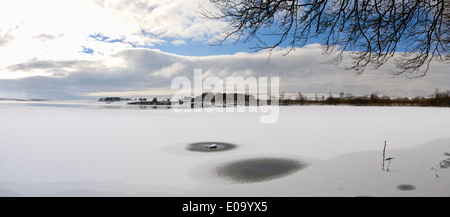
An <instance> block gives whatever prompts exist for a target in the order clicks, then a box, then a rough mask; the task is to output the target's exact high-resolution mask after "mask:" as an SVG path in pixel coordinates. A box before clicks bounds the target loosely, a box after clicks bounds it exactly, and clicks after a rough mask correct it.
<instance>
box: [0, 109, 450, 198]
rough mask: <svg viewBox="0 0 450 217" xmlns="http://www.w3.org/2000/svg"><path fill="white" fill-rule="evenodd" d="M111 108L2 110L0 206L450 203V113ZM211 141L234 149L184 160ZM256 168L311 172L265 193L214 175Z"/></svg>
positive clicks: (272, 184)
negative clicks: (154, 200)
mask: <svg viewBox="0 0 450 217" xmlns="http://www.w3.org/2000/svg"><path fill="white" fill-rule="evenodd" d="M77 105H78V104H77ZM110 108H116V109H107V107H102V108H95V107H89V106H71V105H69V106H60V107H55V106H50V107H46V106H41V105H39V106H33V105H27V106H18V105H16V104H15V103H2V104H0V196H15V195H24V196H450V170H449V169H445V168H440V167H439V163H440V162H441V161H443V160H446V159H448V156H446V155H444V153H446V152H450V134H449V133H448V132H449V131H448V129H450V121H449V120H450V109H448V108H406V107H347V106H337V107H332V106H330V107H329V106H322V107H316V106H304V107H297V106H292V107H281V108H280V117H279V121H278V122H277V123H274V124H261V123H260V116H261V114H259V113H206V112H202V113H175V112H174V111H172V110H170V109H157V110H153V109H149V110H138V109H123V108H122V107H110ZM117 108H122V109H117ZM209 141H210V142H224V143H230V144H235V145H237V148H234V149H231V150H229V151H224V152H210V153H205V152H192V151H188V150H186V147H187V146H188V145H189V144H192V143H199V142H209ZM384 141H387V144H388V145H387V153H386V154H387V157H394V159H393V160H392V162H391V165H390V171H389V172H387V171H382V170H381V166H380V163H381V159H382V149H383V145H384ZM250 158H287V159H293V160H298V161H301V162H307V163H308V165H309V166H308V167H307V168H305V169H303V170H301V171H299V172H297V173H295V174H293V175H290V176H287V177H284V178H280V179H274V180H270V181H266V182H260V183H246V184H242V183H230V182H227V181H226V180H222V179H220V178H219V177H217V176H215V175H214V173H213V171H214V169H215V168H217V167H219V166H221V165H223V164H225V163H227V162H232V161H236V160H245V159H250ZM399 185H414V186H415V189H414V190H411V191H400V190H398V189H397V187H398V186H399Z"/></svg>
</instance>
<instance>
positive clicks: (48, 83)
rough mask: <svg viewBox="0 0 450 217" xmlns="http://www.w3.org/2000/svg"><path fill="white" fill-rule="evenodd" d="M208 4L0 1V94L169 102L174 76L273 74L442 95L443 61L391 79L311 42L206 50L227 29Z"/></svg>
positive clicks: (198, 0)
mask: <svg viewBox="0 0 450 217" xmlns="http://www.w3.org/2000/svg"><path fill="white" fill-rule="evenodd" d="M200 5H201V6H202V7H204V8H206V9H209V10H214V9H213V8H212V6H211V5H210V3H209V0H64V1H61V0H39V1H32V0H2V1H1V2H0V98H21V99H95V98H100V97H108V96H121V97H149V98H150V97H153V96H170V95H172V94H174V92H176V91H175V90H171V83H172V81H173V79H174V78H175V77H178V76H184V77H187V78H192V76H193V74H194V69H202V70H203V72H204V77H208V76H214V77H219V78H222V79H225V78H226V77H231V76H237V77H244V78H245V77H250V76H253V77H256V78H258V77H280V91H285V92H288V93H298V92H302V93H319V94H328V93H329V92H333V93H335V94H338V93H340V92H345V93H352V94H354V95H368V94H371V93H374V92H378V93H379V94H386V95H391V96H410V97H413V96H429V95H430V94H432V93H433V92H434V89H435V88H439V89H441V90H448V89H450V75H449V73H448V69H447V68H448V67H447V65H444V64H441V63H432V67H431V69H430V71H429V72H428V74H427V76H425V77H424V78H416V79H410V78H408V77H407V76H392V75H391V74H389V73H388V70H389V67H391V68H392V67H393V65H392V64H389V63H388V64H387V65H386V67H383V68H381V69H379V70H367V71H366V72H365V73H364V74H363V75H360V76H355V75H354V74H353V73H352V72H350V71H347V70H344V68H345V67H346V66H348V64H350V63H349V62H348V61H345V60H344V61H343V63H341V64H340V65H337V66H336V65H333V64H326V63H327V62H328V61H330V60H332V59H333V56H330V55H323V54H322V50H321V47H320V45H319V44H309V45H307V46H305V47H302V48H296V49H295V50H294V51H292V52H291V53H290V54H289V55H287V56H285V55H283V54H284V53H285V52H286V50H284V49H283V48H280V49H277V50H275V51H274V52H273V53H272V55H269V53H268V52H267V51H255V50H253V49H251V47H253V46H254V43H255V42H249V43H247V44H243V43H241V42H238V43H234V42H227V43H225V44H223V45H222V46H211V44H213V43H214V42H215V41H216V40H217V34H218V33H220V32H223V30H224V28H225V27H226V26H227V24H226V23H224V22H222V21H218V20H208V19H205V18H203V17H202V16H201V15H200V14H199V11H200V9H199V8H200Z"/></svg>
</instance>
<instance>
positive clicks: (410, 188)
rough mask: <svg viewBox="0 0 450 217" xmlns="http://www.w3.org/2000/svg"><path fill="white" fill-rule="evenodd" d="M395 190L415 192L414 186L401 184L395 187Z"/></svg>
mask: <svg viewBox="0 0 450 217" xmlns="http://www.w3.org/2000/svg"><path fill="white" fill-rule="evenodd" d="M397 189H398V190H400V191H413V190H416V186H414V185H410V184H402V185H399V186H397Z"/></svg>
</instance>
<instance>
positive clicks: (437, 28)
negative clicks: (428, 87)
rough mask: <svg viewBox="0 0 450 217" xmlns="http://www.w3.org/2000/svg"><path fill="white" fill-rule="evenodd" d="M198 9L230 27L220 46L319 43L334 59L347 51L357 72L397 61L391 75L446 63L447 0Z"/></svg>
mask: <svg viewBox="0 0 450 217" xmlns="http://www.w3.org/2000/svg"><path fill="white" fill-rule="evenodd" d="M210 1H211V3H212V4H213V5H215V7H216V8H217V9H218V10H217V11H215V12H213V11H208V10H205V9H204V8H203V9H202V13H203V15H204V16H205V17H207V18H209V19H217V20H222V21H226V22H227V23H228V24H229V25H228V27H227V29H226V30H225V32H224V33H223V34H221V39H220V41H219V42H218V44H222V43H224V42H225V41H227V40H238V41H243V42H248V41H250V40H253V39H256V41H257V47H256V49H258V50H262V49H268V50H270V51H272V50H273V49H274V48H277V47H288V48H290V49H289V50H288V53H289V52H290V51H291V50H293V49H295V48H296V47H303V46H305V45H306V44H308V43H311V41H314V42H317V41H319V42H320V43H321V44H322V45H323V49H324V51H325V52H326V53H328V54H332V53H334V52H335V51H337V56H336V58H335V60H336V63H340V62H341V61H342V59H343V54H344V52H346V51H351V52H350V53H351V57H352V58H353V62H352V65H351V66H350V67H348V69H349V70H353V71H354V72H356V73H357V74H361V73H363V72H364V70H365V69H366V68H367V67H368V66H372V67H373V68H375V69H378V68H380V67H381V66H382V65H384V64H385V63H386V62H387V61H388V60H390V59H392V60H394V62H395V63H396V68H395V69H394V70H392V73H394V74H396V75H400V74H404V73H411V74H413V75H414V76H415V77H417V76H419V77H420V76H425V74H426V73H427V71H428V69H429V67H430V63H431V62H432V61H433V60H438V61H441V62H446V63H448V62H449V61H450V54H449V40H450V39H449V24H450V9H449V6H450V1H448V0H423V1H421V0H419V1H409V0H398V1H394V0H363V1H356V0H355V1H348V0H330V1H328V0H210Z"/></svg>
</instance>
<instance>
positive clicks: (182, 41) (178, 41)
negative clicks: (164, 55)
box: [170, 40, 187, 46]
mask: <svg viewBox="0 0 450 217" xmlns="http://www.w3.org/2000/svg"><path fill="white" fill-rule="evenodd" d="M170 43H171V44H173V45H176V46H181V45H187V43H186V41H184V40H175V41H172V42H170Z"/></svg>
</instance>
